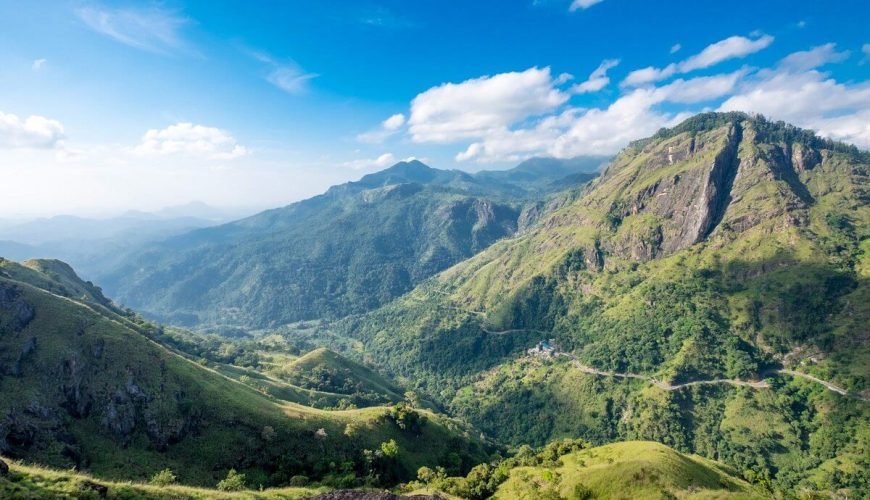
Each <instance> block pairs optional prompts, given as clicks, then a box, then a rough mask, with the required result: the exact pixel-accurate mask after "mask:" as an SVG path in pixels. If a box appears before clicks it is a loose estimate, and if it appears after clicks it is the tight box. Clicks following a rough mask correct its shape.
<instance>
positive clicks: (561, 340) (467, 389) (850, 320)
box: [331, 113, 870, 496]
mask: <svg viewBox="0 0 870 500" xmlns="http://www.w3.org/2000/svg"><path fill="white" fill-rule="evenodd" d="M868 169H870V154H868V153H867V152H862V151H859V150H858V149H856V148H855V147H853V146H848V145H844V144H840V143H835V142H832V141H828V140H824V139H821V138H819V137H817V136H815V135H814V134H812V133H811V132H809V131H805V130H801V129H798V128H795V127H792V126H789V125H787V124H784V123H781V122H779V123H774V122H770V121H768V120H766V119H764V118H763V117H759V116H749V115H745V114H742V113H729V114H719V113H709V114H702V115H698V116H696V117H693V118H691V119H688V120H687V121H685V122H683V123H682V124H680V125H678V126H677V127H674V128H671V129H663V130H662V131H660V132H659V133H657V134H656V135H655V136H653V137H651V138H649V139H645V140H642V141H638V142H636V143H634V144H632V145H630V146H629V147H628V148H626V149H625V150H624V151H623V152H621V153H620V154H619V155H618V156H617V157H616V158H615V159H614V160H613V161H612V162H611V163H610V165H609V166H608V167H607V168H606V170H605V171H604V172H603V173H602V175H601V176H600V177H599V178H598V179H596V180H595V181H593V182H592V183H591V185H590V186H589V187H588V188H587V189H586V190H585V191H584V192H583V193H582V194H581V195H579V196H576V197H574V198H573V199H571V200H569V201H568V202H567V203H565V204H563V205H561V206H559V207H557V208H555V209H554V210H552V211H549V212H548V213H545V214H544V215H542V216H541V217H540V219H539V220H538V222H537V223H536V224H534V225H533V226H531V227H530V228H529V229H528V230H527V231H524V232H522V233H520V234H518V235H516V236H514V237H512V238H506V239H503V240H501V241H499V242H497V243H495V244H493V245H492V246H490V247H489V248H487V249H486V250H484V251H482V252H480V253H479V254H477V255H475V256H474V257H472V258H470V259H468V260H465V261H463V262H461V263H458V264H456V265H455V266H453V267H451V268H449V269H447V270H445V271H443V272H441V273H439V274H438V275H436V276H435V277H433V278H432V279H430V280H427V281H426V282H424V283H422V284H421V285H419V286H418V287H417V288H416V289H415V290H413V291H412V292H410V293H409V294H407V295H405V296H403V297H401V298H399V299H398V300H396V301H394V302H393V303H391V304H388V305H386V306H384V307H383V308H381V309H379V310H376V311H374V312H371V313H368V314H365V315H360V316H356V317H352V318H348V319H346V320H344V321H342V322H338V323H335V324H334V325H333V326H332V328H331V330H332V331H333V333H335V334H337V335H343V336H345V337H348V338H351V339H354V340H356V341H358V342H361V343H362V345H363V349H362V350H361V352H362V355H363V356H365V357H366V359H369V360H372V361H374V362H375V363H377V364H379V365H381V366H383V367H385V368H387V369H388V370H389V371H390V372H391V373H393V374H394V375H396V376H400V377H405V378H407V379H409V380H415V381H417V382H416V384H417V387H416V390H418V391H420V392H423V393H425V394H428V395H430V396H432V397H433V398H435V399H436V400H437V401H439V402H440V403H441V404H444V405H446V406H447V407H448V408H450V410H451V411H452V412H454V414H456V415H458V416H460V417H462V418H467V419H468V420H469V421H470V422H471V423H472V424H474V425H475V426H477V427H478V428H480V429H481V430H483V431H484V432H486V433H487V434H488V435H490V436H494V437H495V438H497V439H500V440H503V441H507V442H509V443H513V444H521V443H530V444H541V443H544V442H547V441H549V440H551V439H553V438H557V437H561V436H577V437H582V438H584V439H588V440H590V441H593V442H595V443H599V444H603V443H607V442H611V441H614V440H626V439H644V440H655V441H659V442H662V443H664V444H667V445H670V446H674V447H675V448H676V449H677V450H679V451H681V452H690V453H697V454H700V455H703V456H705V457H708V458H712V459H716V460H721V461H724V462H726V463H728V464H730V465H732V466H734V467H736V468H737V469H738V470H739V471H740V472H741V474H742V475H743V476H744V477H745V478H746V479H751V480H752V481H755V482H763V483H765V484H767V485H769V486H770V487H772V488H773V487H775V488H785V489H792V488H797V487H801V488H807V489H819V490H824V491H836V490H839V489H850V488H852V489H853V490H854V489H855V488H864V489H866V487H865V486H860V485H861V484H864V485H866V484H867V483H866V470H867V467H866V465H867V464H866V451H867V450H868V449H870V447H868V446H870V441H868V440H870V435H868V433H867V432H866V431H867V429H866V425H863V422H866V421H867V419H868V417H870V408H868V406H867V402H866V401H867V399H868V396H870V394H868V389H870V386H868V376H870V373H868V369H867V367H868V366H870V363H868V361H870V353H868V351H870V349H868V348H870V342H868V337H867V329H866V327H865V325H866V322H867V320H868V319H870V300H868V297H870V290H868V277H870V261H868V258H870V256H868V250H870V243H868V234H870V203H868V202H870V194H868ZM549 339H552V340H549ZM858 491H864V490H861V489H859V490H858ZM859 496H860V495H859Z"/></svg>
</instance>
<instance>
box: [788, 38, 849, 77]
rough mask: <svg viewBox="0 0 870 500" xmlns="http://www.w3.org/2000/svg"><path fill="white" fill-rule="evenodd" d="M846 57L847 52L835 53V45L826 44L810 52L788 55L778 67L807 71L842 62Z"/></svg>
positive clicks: (847, 55)
mask: <svg viewBox="0 0 870 500" xmlns="http://www.w3.org/2000/svg"><path fill="white" fill-rule="evenodd" d="M848 57H849V52H848V51H844V52H837V50H836V45H835V44H833V43H827V44H825V45H819V46H818V47H814V48H812V49H810V50H804V51H800V52H794V53H792V54H789V55H788V56H786V57H785V58H783V60H782V61H780V62H779V67H780V68H784V69H789V70H796V71H801V70H808V69H813V68H818V67H819V66H824V65H825V64H830V63H838V62H842V61H845V60H846V59H847V58H848Z"/></svg>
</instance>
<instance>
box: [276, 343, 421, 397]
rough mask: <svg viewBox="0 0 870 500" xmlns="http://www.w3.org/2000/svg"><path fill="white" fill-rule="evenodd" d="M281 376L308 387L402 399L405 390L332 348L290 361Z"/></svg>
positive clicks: (341, 392)
mask: <svg viewBox="0 0 870 500" xmlns="http://www.w3.org/2000/svg"><path fill="white" fill-rule="evenodd" d="M280 376H281V378H283V379H285V380H287V381H288V382H292V383H295V384H296V385H299V386H302V387H307V388H309V389H314V390H321V391H329V392H336V393H339V394H354V393H358V392H362V393H375V394H380V395H383V396H385V397H388V398H391V399H393V400H394V401H396V402H398V401H401V400H402V398H403V397H404V395H403V391H402V389H401V388H399V387H398V386H397V385H396V384H394V383H392V382H390V381H389V380H387V379H386V378H384V377H383V376H381V375H380V374H378V373H377V372H375V371H374V370H372V369H370V368H367V367H365V366H363V365H360V364H358V363H355V362H353V361H351V360H349V359H347V358H345V357H343V356H341V355H340V354H337V353H335V352H332V351H330V350H329V349H324V348H321V349H316V350H314V351H311V352H309V353H307V354H305V355H304V356H302V357H300V358H298V359H296V360H294V361H292V362H290V363H288V364H287V366H285V367H284V368H283V369H282V370H281V375H280Z"/></svg>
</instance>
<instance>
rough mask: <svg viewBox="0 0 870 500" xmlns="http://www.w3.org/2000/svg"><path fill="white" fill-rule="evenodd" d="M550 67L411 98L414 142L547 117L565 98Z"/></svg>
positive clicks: (471, 134)
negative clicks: (541, 116) (551, 73)
mask: <svg viewBox="0 0 870 500" xmlns="http://www.w3.org/2000/svg"><path fill="white" fill-rule="evenodd" d="M554 83H555V82H554V80H553V78H552V77H551V75H550V68H540V69H539V68H530V69H527V70H526V71H522V72H511V73H501V74H497V75H493V76H484V77H480V78H475V79H471V80H466V81H464V82H462V83H445V84H443V85H440V86H438V87H433V88H431V89H429V90H427V91H425V92H423V93H421V94H419V95H417V97H415V98H414V100H413V101H412V102H411V116H410V118H409V119H408V125H409V129H410V132H411V138H412V139H413V140H414V141H415V142H441V143H447V142H453V141H457V140H460V139H466V138H475V137H480V136H482V135H486V134H487V133H490V132H492V131H494V130H498V129H502V128H505V127H508V126H510V125H512V124H515V123H517V122H518V121H521V120H525V119H527V118H528V117H531V116H535V115H540V114H544V113H549V112H552V111H553V110H555V109H556V108H558V107H559V106H561V105H562V104H564V103H565V102H566V101H567V100H568V98H569V95H568V94H567V93H565V92H562V91H561V90H559V89H557V88H555V87H554Z"/></svg>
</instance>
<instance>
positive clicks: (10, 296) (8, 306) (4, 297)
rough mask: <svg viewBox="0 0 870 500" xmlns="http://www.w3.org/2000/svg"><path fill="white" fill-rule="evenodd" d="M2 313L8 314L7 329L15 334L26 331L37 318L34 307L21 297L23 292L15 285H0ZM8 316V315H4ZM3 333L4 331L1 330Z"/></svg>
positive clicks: (0, 307) (0, 308)
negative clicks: (35, 317) (25, 328)
mask: <svg viewBox="0 0 870 500" xmlns="http://www.w3.org/2000/svg"><path fill="white" fill-rule="evenodd" d="M0 311H2V312H4V313H11V314H8V318H9V320H8V323H7V326H6V329H8V330H11V331H13V332H17V331H20V330H22V329H24V327H26V326H27V325H28V324H29V323H30V322H31V321H33V318H34V316H36V311H35V310H34V309H33V306H32V305H30V304H28V303H27V302H26V301H25V300H24V298H23V297H22V296H21V291H20V290H18V288H17V287H15V286H14V285H9V284H5V283H0ZM4 316H7V314H4ZM0 333H2V329H0Z"/></svg>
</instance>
